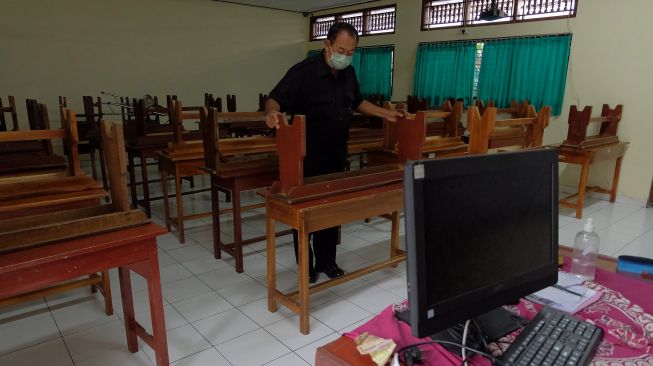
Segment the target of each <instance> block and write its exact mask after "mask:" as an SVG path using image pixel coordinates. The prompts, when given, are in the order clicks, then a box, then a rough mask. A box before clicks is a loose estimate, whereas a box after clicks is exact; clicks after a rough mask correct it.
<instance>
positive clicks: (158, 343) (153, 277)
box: [147, 239, 169, 366]
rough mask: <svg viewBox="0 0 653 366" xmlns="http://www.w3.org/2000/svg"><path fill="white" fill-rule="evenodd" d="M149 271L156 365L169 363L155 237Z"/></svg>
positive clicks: (151, 243) (148, 287) (160, 365)
mask: <svg viewBox="0 0 653 366" xmlns="http://www.w3.org/2000/svg"><path fill="white" fill-rule="evenodd" d="M149 246H150V260H149V263H148V264H149V267H150V268H149V271H148V272H149V273H148V277H147V290H148V293H149V298H150V314H151V317H152V338H153V340H152V343H153V346H152V348H153V349H154V352H155V355H156V364H157V366H164V365H168V364H169V359H168V340H167V334H166V325H165V316H164V313H163V299H162V296H163V295H162V293H161V277H160V273H159V258H158V256H157V246H156V239H150V242H149Z"/></svg>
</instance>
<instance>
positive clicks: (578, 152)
mask: <svg viewBox="0 0 653 366" xmlns="http://www.w3.org/2000/svg"><path fill="white" fill-rule="evenodd" d="M627 145H628V143H627V142H618V143H614V144H607V145H600V146H593V147H586V148H583V149H573V148H566V147H564V146H560V145H556V146H555V147H557V148H558V149H559V150H560V162H561V163H569V164H578V165H580V166H581V173H580V182H579V183H578V192H577V193H575V194H572V195H569V196H567V197H563V198H561V199H560V205H562V206H564V207H569V208H574V209H576V218H577V219H580V218H581V217H583V206H584V205H585V193H587V192H600V193H609V194H610V202H614V201H615V200H616V198H617V186H618V185H619V175H620V173H621V161H622V160H623V157H624V155H625V154H626V146H627ZM612 159H616V163H615V166H614V175H613V177H612V186H611V187H610V189H605V188H601V187H598V186H594V187H587V181H588V177H589V171H590V165H592V163H594V162H596V161H601V160H612ZM574 197H577V199H576V202H571V201H570V199H572V198H574Z"/></svg>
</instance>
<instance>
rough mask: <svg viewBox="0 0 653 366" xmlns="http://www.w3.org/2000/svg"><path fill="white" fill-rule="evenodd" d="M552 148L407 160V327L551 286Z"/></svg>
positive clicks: (437, 322)
mask: <svg viewBox="0 0 653 366" xmlns="http://www.w3.org/2000/svg"><path fill="white" fill-rule="evenodd" d="M557 192H558V152H557V150H553V149H541V150H531V151H523V152H503V153H497V154H488V155H477V156H464V157H456V158H446V159H435V160H424V161H411V162H408V163H407V164H406V170H405V176H404V197H405V212H406V217H405V221H406V251H407V256H408V264H407V274H408V303H409V307H410V312H409V323H410V324H411V327H412V331H413V335H415V336H417V337H420V338H421V337H426V336H429V335H433V334H435V333H438V332H441V331H443V330H445V329H446V328H448V327H451V326H453V325H456V324H458V323H461V322H463V321H466V320H467V319H472V318H474V317H476V316H478V315H481V314H483V313H486V312H488V311H490V310H492V309H494V308H497V307H500V306H502V305H505V304H509V303H514V302H517V301H518V300H519V298H521V297H523V296H526V295H528V294H530V293H533V292H535V291H538V290H540V289H542V288H545V287H547V286H550V285H553V284H555V283H556V282H557V275H558V272H557V271H558V268H557V257H558V193H557Z"/></svg>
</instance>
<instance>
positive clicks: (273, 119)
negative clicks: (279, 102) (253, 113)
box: [265, 111, 281, 129]
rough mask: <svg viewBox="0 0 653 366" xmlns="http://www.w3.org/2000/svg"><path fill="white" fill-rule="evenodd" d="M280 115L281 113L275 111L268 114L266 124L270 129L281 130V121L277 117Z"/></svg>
mask: <svg viewBox="0 0 653 366" xmlns="http://www.w3.org/2000/svg"><path fill="white" fill-rule="evenodd" d="M278 114H281V113H279V112H274V111H273V112H268V113H267V114H266V115H265V124H266V125H267V126H268V127H269V128H276V129H279V120H278V119H277V115H278Z"/></svg>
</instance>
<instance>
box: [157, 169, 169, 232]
mask: <svg viewBox="0 0 653 366" xmlns="http://www.w3.org/2000/svg"><path fill="white" fill-rule="evenodd" d="M159 167H160V168H159V171H160V172H161V190H162V191H163V212H164V215H165V221H166V229H168V231H170V229H171V227H170V202H169V201H168V198H169V195H168V170H167V169H165V168H163V166H161V165H160V166H159Z"/></svg>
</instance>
